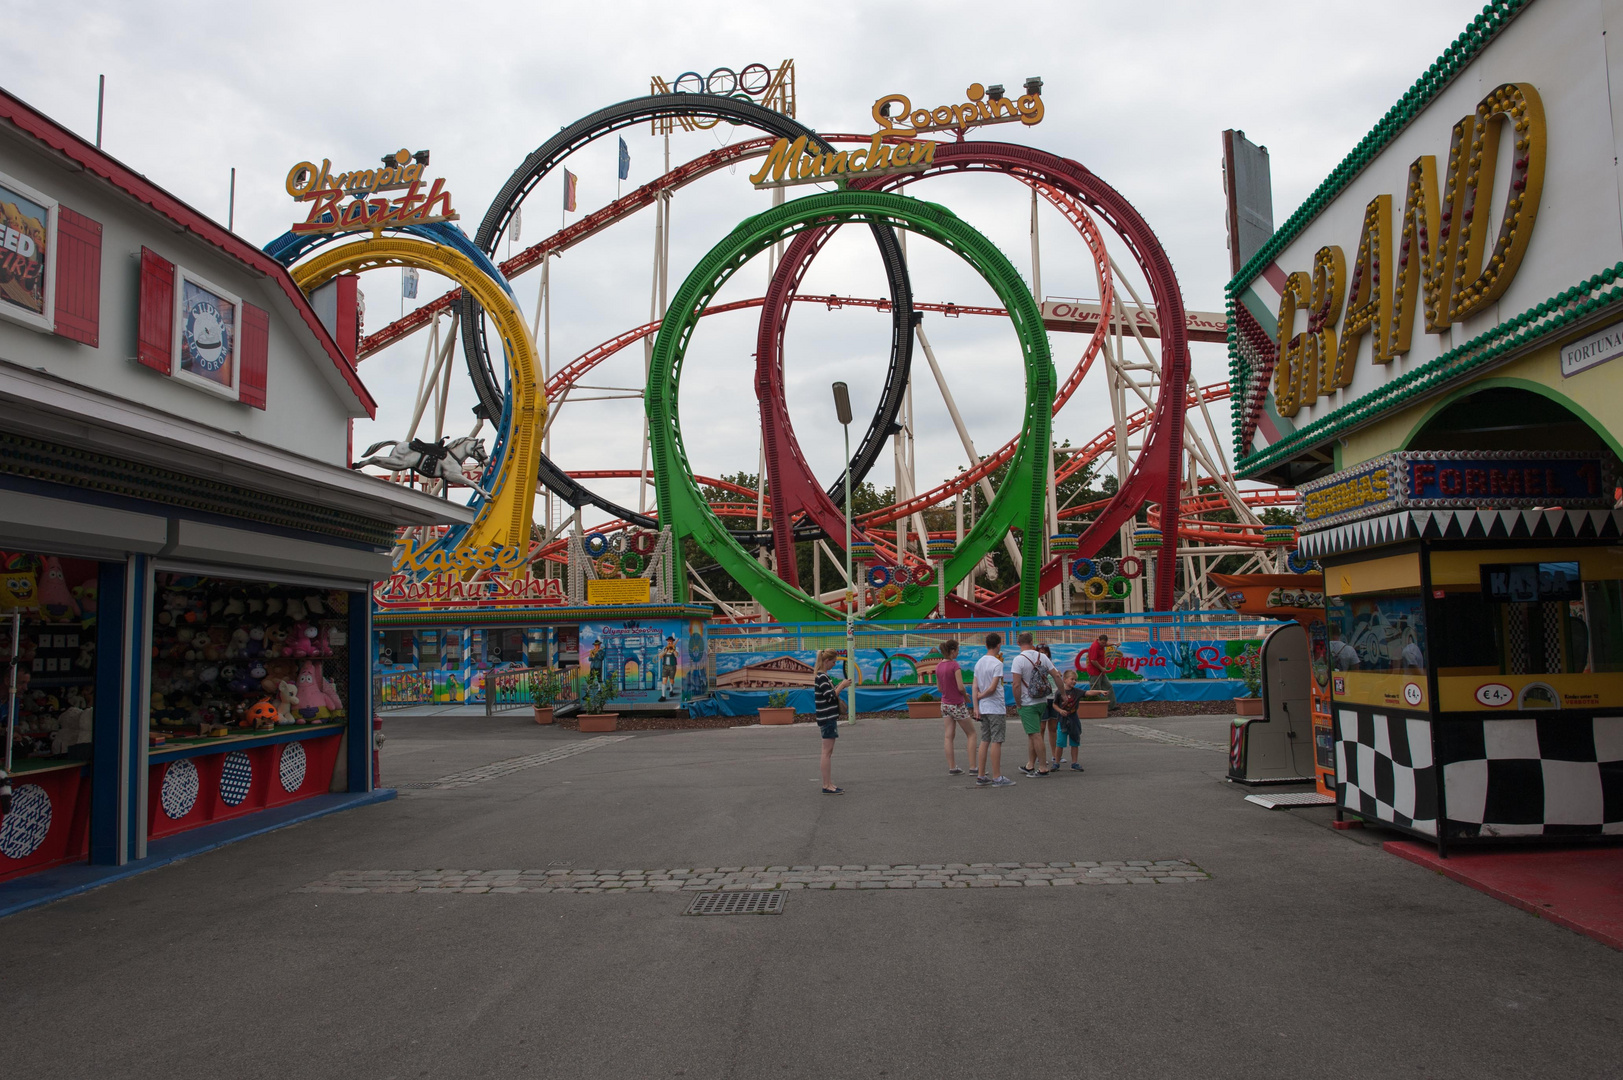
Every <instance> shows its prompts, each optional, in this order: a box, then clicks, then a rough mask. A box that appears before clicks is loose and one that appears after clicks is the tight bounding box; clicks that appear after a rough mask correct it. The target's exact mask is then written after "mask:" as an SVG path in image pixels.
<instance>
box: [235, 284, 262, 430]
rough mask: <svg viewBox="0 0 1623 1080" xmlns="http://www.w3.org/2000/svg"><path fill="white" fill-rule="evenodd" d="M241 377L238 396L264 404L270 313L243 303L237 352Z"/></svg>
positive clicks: (244, 400)
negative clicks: (240, 342) (239, 346)
mask: <svg viewBox="0 0 1623 1080" xmlns="http://www.w3.org/2000/svg"><path fill="white" fill-rule="evenodd" d="M237 357H238V360H239V361H240V362H241V364H242V377H241V378H240V379H239V380H238V381H237V400H238V401H240V402H242V403H243V404H244V405H252V406H253V407H254V408H256V409H263V408H264V407H265V371H266V369H267V368H268V367H269V366H270V316H269V315H267V314H266V313H265V309H264V308H256V307H254V306H253V305H252V304H243V305H242V347H241V349H240V350H238V353H237Z"/></svg>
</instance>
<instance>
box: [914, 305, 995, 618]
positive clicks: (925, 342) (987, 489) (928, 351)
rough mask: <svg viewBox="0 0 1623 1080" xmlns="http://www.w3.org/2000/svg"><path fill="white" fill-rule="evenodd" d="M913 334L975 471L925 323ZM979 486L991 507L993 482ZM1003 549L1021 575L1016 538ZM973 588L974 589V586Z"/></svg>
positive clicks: (970, 445) (976, 458) (971, 448)
mask: <svg viewBox="0 0 1623 1080" xmlns="http://www.w3.org/2000/svg"><path fill="white" fill-rule="evenodd" d="M913 332H914V333H915V334H917V335H918V339H919V345H921V346H922V347H923V348H924V359H925V360H927V361H929V364H930V374H931V375H934V376H935V384H936V387H937V388H938V389H939V390H940V391H941V400H942V401H943V402H945V403H946V406H947V415H948V416H950V417H952V426H953V427H954V428H955V429H956V430H957V432H958V440H959V441H960V442H961V443H963V445H964V455H965V456H966V457H968V458H969V467H970V468H972V469H973V468H975V467H976V466H977V465H979V464H980V463H981V456H980V454H978V453H976V452H975V442H974V440H972V439H971V438H970V437H969V429H968V428H966V427H965V426H964V418H963V416H961V415H960V414H959V412H958V403H957V402H956V401H954V400H953V397H952V391H951V390H950V389H948V388H947V380H946V378H945V377H944V376H942V374H941V365H940V364H938V363H936V358H935V350H934V349H933V348H931V347H930V339H929V338H928V337H926V336H925V334H924V323H923V322H920V323H919V324H918V325H917V326H915V327H914V328H913ZM979 484H980V489H981V493H982V494H983V495H985V496H986V502H987V505H991V502H992V499H993V497H994V493H993V491H992V482H991V481H990V480H988V479H986V478H985V477H984V476H983V477H981V479H980V481H979ZM970 527H971V528H973V527H974V522H971V523H970ZM1003 547H1004V550H1005V551H1007V552H1008V553H1009V558H1011V559H1013V560H1014V570H1015V573H1020V572H1021V560H1020V546H1019V545H1018V544H1016V543H1015V542H1014V537H1013V536H1010V535H1009V534H1008V533H1005V534H1004V535H1003ZM971 587H972V588H973V586H971ZM972 598H973V594H971V596H970V597H966V599H972Z"/></svg>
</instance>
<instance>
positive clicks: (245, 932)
mask: <svg viewBox="0 0 1623 1080" xmlns="http://www.w3.org/2000/svg"><path fill="white" fill-rule="evenodd" d="M1107 722H1117V721H1107ZM1127 722H1130V723H1135V724H1140V725H1143V726H1144V727H1148V728H1154V729H1157V730H1161V731H1165V732H1170V733H1175V734H1177V735H1181V736H1185V737H1187V738H1190V739H1194V740H1198V741H1204V742H1209V743H1213V744H1218V745H1221V744H1222V743H1223V741H1224V739H1225V737H1226V736H1225V731H1226V725H1225V721H1224V720H1223V718H1221V717H1192V718H1176V717H1173V718H1157V719H1137V720H1131V721H1127ZM385 725H386V731H387V732H388V735H389V739H388V742H387V744H386V746H385V748H384V751H383V766H382V768H383V776H384V780H385V782H386V783H402V782H404V783H419V784H421V783H426V782H430V781H432V780H434V779H436V778H438V777H440V776H444V775H447V774H450V773H456V772H462V771H466V770H470V769H476V768H478V767H480V766H483V765H487V764H489V763H492V762H496V761H499V760H503V759H509V758H514V757H523V756H529V755H535V754H539V753H542V752H545V751H548V750H557V749H560V748H562V747H565V746H567V745H569V744H576V743H580V742H582V741H583V740H585V739H587V738H590V736H583V735H578V734H575V733H572V732H563V731H558V730H555V729H547V728H539V727H537V726H536V725H534V724H533V723H531V722H529V720H528V719H527V718H525V717H524V716H522V715H521V714H511V715H508V716H497V717H494V718H488V719H487V718H483V717H466V718H464V717H439V718H433V719H421V720H412V719H403V718H399V717H390V718H387V719H386V721H385ZM940 730H941V722H940V721H934V720H929V721H926V720H919V721H914V720H905V719H895V720H880V721H864V722H861V723H859V724H857V725H856V726H854V727H845V728H842V730H841V738H840V740H839V749H838V752H837V753H836V755H835V777H836V781H837V782H838V783H840V784H841V785H843V786H844V787H845V788H846V792H847V793H846V794H845V795H843V796H839V797H827V796H824V795H821V794H820V793H819V791H818V788H819V784H818V782H817V779H816V777H817V751H818V738H817V730H816V728H815V727H812V726H810V725H794V726H791V727H783V728H741V729H723V730H713V731H694V732H651V733H645V734H637V735H635V736H633V737H631V738H629V739H626V740H624V741H620V742H615V743H612V744H608V743H605V744H598V745H596V746H595V748H593V749H591V750H588V751H585V752H581V753H578V754H575V755H573V756H569V757H564V758H561V759H559V760H554V761H550V762H547V763H545V764H539V765H535V766H534V767H531V768H526V769H523V770H520V771H516V772H510V773H507V774H506V775H502V776H497V777H494V778H492V779H488V780H484V781H481V782H477V783H473V784H471V785H469V786H465V787H457V788H439V789H435V788H427V789H404V790H402V793H401V797H400V798H399V799H397V800H395V801H392V802H389V803H384V804H380V805H375V806H369V807H365V808H362V809H358V810H354V811H350V812H346V813H341V814H335V815H331V816H328V817H325V818H321V819H317V820H314V821H311V822H308V823H305V824H303V825H300V826H296V827H293V828H288V829H284V830H281V831H279V832H275V833H271V834H267V835H264V836H260V837H256V838H253V839H250V840H246V841H244V842H241V843H238V844H234V845H231V846H229V847H226V848H223V849H220V850H218V851H214V852H211V853H209V854H206V855H203V856H199V857H197V858H194V859H191V860H188V861H185V862H182V863H178V864H175V865H172V866H169V867H166V868H163V869H160V870H156V871H153V872H151V873H147V874H143V875H139V876H136V877H133V878H130V879H126V880H124V881H121V882H118V883H116V884H113V885H110V886H108V887H105V888H102V889H99V890H96V891H94V892H90V893H86V894H83V895H81V896H78V897H75V898H71V899H68V900H65V901H62V902H59V903H56V904H52V905H48V906H46V907H43V908H37V909H34V910H31V911H27V912H24V913H22V914H19V915H16V916H12V917H10V918H7V919H4V920H0V957H4V960H3V962H0V1017H4V1018H5V1019H4V1021H3V1022H0V1023H3V1027H4V1033H5V1037H4V1051H3V1055H0V1059H3V1063H4V1064H3V1066H0V1068H3V1070H4V1073H5V1075H7V1076H17V1077H30V1078H35V1077H59V1076H60V1077H87V1076H98V1077H103V1076H104V1077H162V1078H165V1080H172V1078H176V1077H192V1076H198V1077H211V1078H212V1077H219V1076H227V1075H228V1076H231V1077H234V1078H235V1077H250V1078H257V1077H295V1076H296V1077H301V1078H302V1077H329V1076H331V1077H339V1076H343V1077H379V1078H383V1077H418V1076H435V1077H442V1076H443V1077H464V1076H467V1077H475V1076H477V1077H498V1076H538V1077H569V1078H575V1077H582V1078H598V1077H602V1078H616V1080H618V1078H628V1077H660V1076H689V1077H751V1078H758V1077H802V1076H805V1077H829V1076H833V1077H931V1078H934V1077H957V1076H981V1075H988V1074H997V1075H1012V1076H1061V1077H1072V1076H1076V1077H1095V1076H1097V1077H1166V1076H1173V1075H1180V1074H1187V1075H1195V1076H1202V1077H1231V1076H1232V1077H1247V1078H1256V1077H1301V1076H1306V1075H1334V1076H1340V1077H1388V1076H1414V1077H1472V1078H1481V1077H1499V1076H1505V1077H1510V1076H1516V1077H1521V1076H1528V1075H1548V1076H1573V1077H1589V1076H1604V1075H1617V1074H1618V1071H1619V1069H1620V1066H1619V1050H1620V1047H1623V1039H1620V1037H1619V1033H1618V1023H1617V1017H1618V1016H1619V1014H1620V1011H1623V955H1620V954H1619V953H1617V952H1615V951H1613V950H1611V949H1609V948H1607V947H1605V946H1603V945H1600V944H1598V943H1596V942H1594V941H1591V940H1589V939H1587V938H1584V937H1581V936H1579V935H1577V934H1573V933H1571V932H1569V931H1567V930H1564V929H1561V928H1559V927H1557V926H1554V925H1552V924H1550V923H1548V922H1546V921H1544V920H1541V919H1539V918H1537V917H1535V916H1532V915H1529V914H1527V913H1525V912H1522V911H1520V910H1517V909H1514V908H1511V907H1508V906H1506V905H1504V904H1501V903H1499V902H1497V901H1495V900H1492V899H1490V898H1489V897H1487V896H1484V895H1482V894H1481V893H1478V892H1475V891H1474V890H1472V889H1469V888H1466V887H1464V886H1461V885H1459V884H1456V883H1454V882H1452V881H1449V880H1447V879H1445V878H1443V877H1441V876H1439V875H1437V874H1435V873H1432V872H1430V871H1428V870H1425V869H1423V868H1421V867H1418V866H1415V865H1413V864H1411V863H1408V862H1405V861H1403V860H1401V859H1398V858H1396V857H1394V856H1392V855H1389V854H1387V853H1386V852H1383V851H1382V850H1380V848H1379V847H1378V846H1375V843H1376V842H1377V841H1379V840H1380V839H1382V838H1383V835H1382V834H1381V833H1379V832H1377V831H1374V830H1367V831H1366V832H1365V833H1363V834H1360V833H1358V832H1353V833H1342V832H1336V831H1333V830H1331V829H1330V828H1329V827H1328V824H1329V818H1330V813H1329V812H1328V811H1326V810H1309V811H1299V812H1298V811H1267V810H1263V809H1261V808H1259V807H1257V806H1255V805H1252V804H1249V803H1246V802H1245V801H1244V795H1245V794H1246V792H1245V790H1244V789H1240V788H1236V787H1235V786H1233V785H1229V784H1226V783H1224V782H1222V773H1223V768H1224V763H1225V759H1224V756H1223V755H1222V754H1220V753H1216V752H1213V751H1211V750H1205V749H1198V748H1192V747H1187V746H1180V745H1169V744H1167V743H1162V742H1155V741H1150V740H1147V739H1144V738H1139V737H1135V736H1133V735H1130V734H1126V733H1123V732H1119V731H1115V730H1111V729H1106V728H1101V727H1098V726H1097V724H1094V723H1092V722H1088V723H1086V736H1085V742H1086V746H1085V751H1084V763H1085V764H1086V766H1087V771H1086V772H1085V773H1083V774H1071V773H1062V774H1059V775H1055V776H1051V777H1047V778H1042V779H1026V778H1023V777H1020V776H1018V774H1017V773H1016V772H1015V771H1014V770H1015V767H1016V766H1017V765H1018V764H1019V763H1020V761H1019V758H1020V754H1019V751H1018V748H1017V744H1016V743H1013V742H1011V743H1010V745H1009V746H1008V753H1007V760H1006V762H1005V769H1004V771H1005V772H1007V773H1008V774H1009V775H1011V776H1014V777H1015V778H1016V780H1017V781H1018V783H1017V786H1015V787H1013V788H1009V789H1002V790H976V789H975V788H974V787H973V786H972V784H971V783H970V782H969V781H967V780H965V779H963V778H954V777H949V776H947V775H946V771H945V764H944V762H943V759H942V754H941V737H940ZM1160 859H1187V860H1190V861H1191V862H1192V863H1194V864H1195V865H1196V866H1198V867H1200V868H1201V869H1203V870H1205V871H1207V872H1208V873H1209V874H1210V875H1211V877H1210V879H1209V880H1204V881H1195V882H1190V883H1185V884H1178V885H1162V884H1156V885H1131V884H1122V885H1089V886H1085V887H1084V886H1075V887H1070V888H1060V887H1046V888H1018V889H1016V888H986V889H979V888H976V889H969V888H964V889H953V890H946V889H941V890H934V891H924V890H915V889H907V890H893V889H877V890H861V891H848V890H840V891H797V892H792V893H789V894H788V895H787V897H786V903H785V909H784V911H783V913H782V914H781V915H752V916H726V917H707V918H697V917H689V916H685V915H683V914H682V912H683V910H684V909H685V907H686V905H687V903H688V901H689V900H690V898H691V894H680V893H678V894H670V893H612V892H611V893H601V894H561V893H533V892H532V893H524V894H497V893H482V894H477V895H469V894H460V893H453V894H444V893H434V894H427V893H405V894H389V893H378V892H365V893H354V894H350V893H312V892H303V891H300V890H301V889H302V888H304V887H306V886H308V885H310V884H311V883H312V882H316V881H319V880H321V879H323V878H324V877H326V876H327V875H331V874H334V873H339V872H343V871H362V870H415V871H435V870H445V869H456V870H470V869H473V870H494V869H514V870H545V869H556V868H571V869H577V868H583V867H590V868H599V869H605V868H607V869H616V870H623V869H642V870H655V869H676V868H712V867H714V868H721V867H747V866H780V865H797V864H798V865H842V866H843V865H856V864H861V865H880V864H885V865H892V866H895V865H903V864H926V863H927V864H938V863H939V864H946V863H976V862H984V863H1015V862H1017V863H1049V862H1054V861H1071V860H1093V861H1108V860H1160Z"/></svg>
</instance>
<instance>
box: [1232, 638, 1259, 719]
mask: <svg viewBox="0 0 1623 1080" xmlns="http://www.w3.org/2000/svg"><path fill="white" fill-rule="evenodd" d="M1235 667H1237V668H1239V669H1240V678H1241V679H1242V680H1243V681H1244V682H1245V697H1242V698H1235V699H1234V711H1235V712H1237V713H1239V714H1240V715H1241V716H1261V715H1262V698H1261V697H1260V696H1259V695H1260V694H1261V693H1262V650H1261V649H1258V648H1248V649H1245V650H1244V651H1243V652H1241V653H1240V655H1239V656H1238V657H1237V658H1236V663H1235Z"/></svg>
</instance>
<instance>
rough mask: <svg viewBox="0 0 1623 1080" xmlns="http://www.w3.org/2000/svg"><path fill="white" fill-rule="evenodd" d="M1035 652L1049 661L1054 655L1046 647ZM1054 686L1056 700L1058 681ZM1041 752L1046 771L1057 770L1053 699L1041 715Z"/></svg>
mask: <svg viewBox="0 0 1623 1080" xmlns="http://www.w3.org/2000/svg"><path fill="white" fill-rule="evenodd" d="M1037 651H1038V652H1040V653H1042V654H1043V655H1044V656H1046V657H1048V659H1050V660H1052V659H1054V654H1053V653H1052V652H1050V651H1049V650H1048V646H1047V645H1039V646H1037ZM1055 666H1056V667H1058V665H1055ZM1054 684H1055V689H1054V697H1056V698H1057V697H1058V696H1059V680H1058V679H1056V680H1054ZM1043 752H1044V753H1045V754H1046V755H1047V757H1045V758H1044V759H1043V760H1045V761H1047V762H1048V771H1049V772H1053V771H1054V770H1055V769H1057V768H1059V710H1058V709H1056V708H1054V698H1049V699H1048V711H1047V712H1045V713H1044V714H1043Z"/></svg>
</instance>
